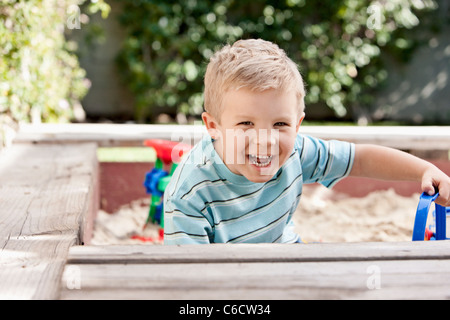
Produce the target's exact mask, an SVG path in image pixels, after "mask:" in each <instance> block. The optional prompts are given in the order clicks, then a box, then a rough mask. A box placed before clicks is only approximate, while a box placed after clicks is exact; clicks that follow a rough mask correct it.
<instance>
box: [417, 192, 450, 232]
mask: <svg viewBox="0 0 450 320" xmlns="http://www.w3.org/2000/svg"><path fill="white" fill-rule="evenodd" d="M438 196H439V193H436V194H435V195H433V196H430V195H428V194H426V193H422V195H421V196H420V200H419V205H418V206H417V212H416V219H415V221H414V230H413V237H412V240H413V241H424V240H450V239H449V238H447V231H446V223H447V215H448V216H450V207H448V208H446V207H443V206H440V205H438V204H435V212H434V214H433V216H434V225H435V229H436V230H435V232H434V233H433V232H431V234H430V230H428V229H427V228H426V223H427V217H428V212H429V211H430V207H431V204H432V203H433V202H434V201H435V200H436V199H437V197H438Z"/></svg>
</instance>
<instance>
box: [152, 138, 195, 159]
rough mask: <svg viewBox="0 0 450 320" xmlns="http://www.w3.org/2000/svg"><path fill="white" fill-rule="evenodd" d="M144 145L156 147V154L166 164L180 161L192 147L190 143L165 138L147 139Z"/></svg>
mask: <svg viewBox="0 0 450 320" xmlns="http://www.w3.org/2000/svg"><path fill="white" fill-rule="evenodd" d="M144 145H145V146H147V147H151V148H154V149H155V150H156V156H157V157H158V158H159V159H161V160H162V161H163V162H164V163H166V164H167V163H171V162H174V163H178V162H180V159H181V157H182V156H183V154H185V153H187V152H189V151H190V150H191V149H192V146H190V145H188V144H184V143H180V142H176V141H169V140H163V139H149V140H145V141H144Z"/></svg>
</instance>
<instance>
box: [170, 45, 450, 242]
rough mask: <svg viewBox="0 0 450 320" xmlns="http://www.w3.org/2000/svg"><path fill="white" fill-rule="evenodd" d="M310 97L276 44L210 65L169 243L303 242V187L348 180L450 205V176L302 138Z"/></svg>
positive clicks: (369, 151)
mask: <svg viewBox="0 0 450 320" xmlns="http://www.w3.org/2000/svg"><path fill="white" fill-rule="evenodd" d="M304 97H305V91H304V86H303V80H302V78H301V75H300V73H299V72H298V68H297V66H296V65H295V64H294V63H293V62H292V61H291V60H290V59H289V58H288V57H287V56H286V54H285V52H284V51H283V50H281V49H280V48H279V47H278V46H276V45H275V44H272V43H270V42H267V41H263V40H240V41H238V42H236V43H235V44H234V45H233V46H229V45H227V46H225V47H224V48H222V49H221V50H220V51H218V52H217V53H216V54H215V55H214V56H213V57H212V58H211V60H210V63H209V65H208V68H207V71H206V74H205V110H206V112H204V113H203V114H202V118H203V121H204V123H205V125H206V128H207V129H208V133H209V136H207V137H204V138H203V139H202V141H201V142H199V143H198V144H197V145H196V146H195V147H194V148H193V149H192V151H191V152H190V154H189V155H188V156H187V157H185V158H184V160H183V161H182V163H181V164H180V165H179V166H178V168H177V170H176V172H175V173H174V175H173V176H172V179H171V182H170V184H169V186H168V187H167V189H166V192H165V204H164V209H165V213H164V227H165V236H164V243H165V244H202V243H242V242H247V243H263V242H266V243H267V242H269V243H271V242H281V243H296V242H301V239H300V237H299V235H297V234H295V233H294V231H293V229H294V226H293V222H292V219H291V218H292V215H293V214H294V212H295V210H296V207H297V205H298V203H299V200H300V196H301V194H302V185H303V184H304V183H313V182H320V183H322V184H323V185H325V186H327V187H332V186H333V185H334V184H336V182H337V181H339V180H340V179H342V178H343V177H345V176H347V175H352V176H366V177H372V178H379V179H392V180H394V179H395V180H417V181H421V182H422V190H423V191H424V192H427V193H429V194H434V192H435V189H434V188H436V189H437V190H439V193H440V196H439V198H438V201H437V202H438V203H440V204H442V205H449V204H450V178H449V177H448V176H447V175H446V174H444V173H443V172H442V171H440V170H439V169H438V168H436V167H435V166H433V165H432V164H430V163H428V162H426V161H424V160H421V159H419V158H416V157H413V156H411V155H409V154H407V153H404V152H401V151H398V150H394V149H389V148H385V147H380V146H372V145H354V144H352V143H347V142H341V141H323V140H319V139H315V138H313V137H309V136H305V135H301V134H298V131H299V128H300V124H301V122H302V120H303V118H304V117H305V113H304Z"/></svg>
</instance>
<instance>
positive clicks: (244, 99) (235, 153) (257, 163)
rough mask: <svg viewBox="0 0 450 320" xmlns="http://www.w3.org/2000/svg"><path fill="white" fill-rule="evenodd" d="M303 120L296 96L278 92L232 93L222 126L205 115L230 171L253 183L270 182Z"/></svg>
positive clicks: (238, 91)
mask: <svg viewBox="0 0 450 320" xmlns="http://www.w3.org/2000/svg"><path fill="white" fill-rule="evenodd" d="M303 118H304V113H303V112H302V113H301V114H299V111H298V101H297V97H296V95H295V94H294V92H282V91H277V90H267V91H263V92H252V91H249V90H246V89H240V90H237V91H229V92H227V93H226V94H225V95H224V99H223V111H222V115H221V117H220V122H219V121H217V120H216V119H214V118H213V117H212V116H211V115H209V114H208V113H204V114H203V120H204V121H205V124H206V127H207V128H208V130H209V132H210V134H211V136H212V137H213V138H214V139H216V142H215V149H216V151H217V153H218V154H219V156H220V157H221V158H222V160H223V162H224V163H225V164H226V165H227V167H228V169H230V171H231V172H233V173H235V174H239V175H243V176H245V177H246V178H247V179H248V180H250V181H253V182H266V181H269V180H270V179H271V178H272V177H273V176H274V175H275V174H276V173H277V172H278V170H279V169H280V167H281V166H282V165H283V164H284V163H285V162H286V160H287V159H288V158H289V156H290V155H291V153H292V151H293V148H294V142H295V138H296V136H297V132H298V129H299V127H300V124H301V122H302V120H303Z"/></svg>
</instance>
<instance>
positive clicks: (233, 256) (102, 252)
mask: <svg viewBox="0 0 450 320" xmlns="http://www.w3.org/2000/svg"><path fill="white" fill-rule="evenodd" d="M416 259H434V260H437V259H450V241H439V242H436V241H426V242H425V241H422V242H368V243H351V242H350V243H338V244H336V243H312V244H308V245H285V244H235V245H226V244H213V245H206V246H197V245H185V246H154V245H133V246H130V245H124V246H120V245H114V246H75V247H72V248H71V249H70V254H69V257H68V263H72V264H108V263H122V262H123V261H127V263H130V264H131V263H132V264H171V263H241V262H242V263H251V262H253V263H254V262H273V261H276V262H326V261H377V260H416Z"/></svg>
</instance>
